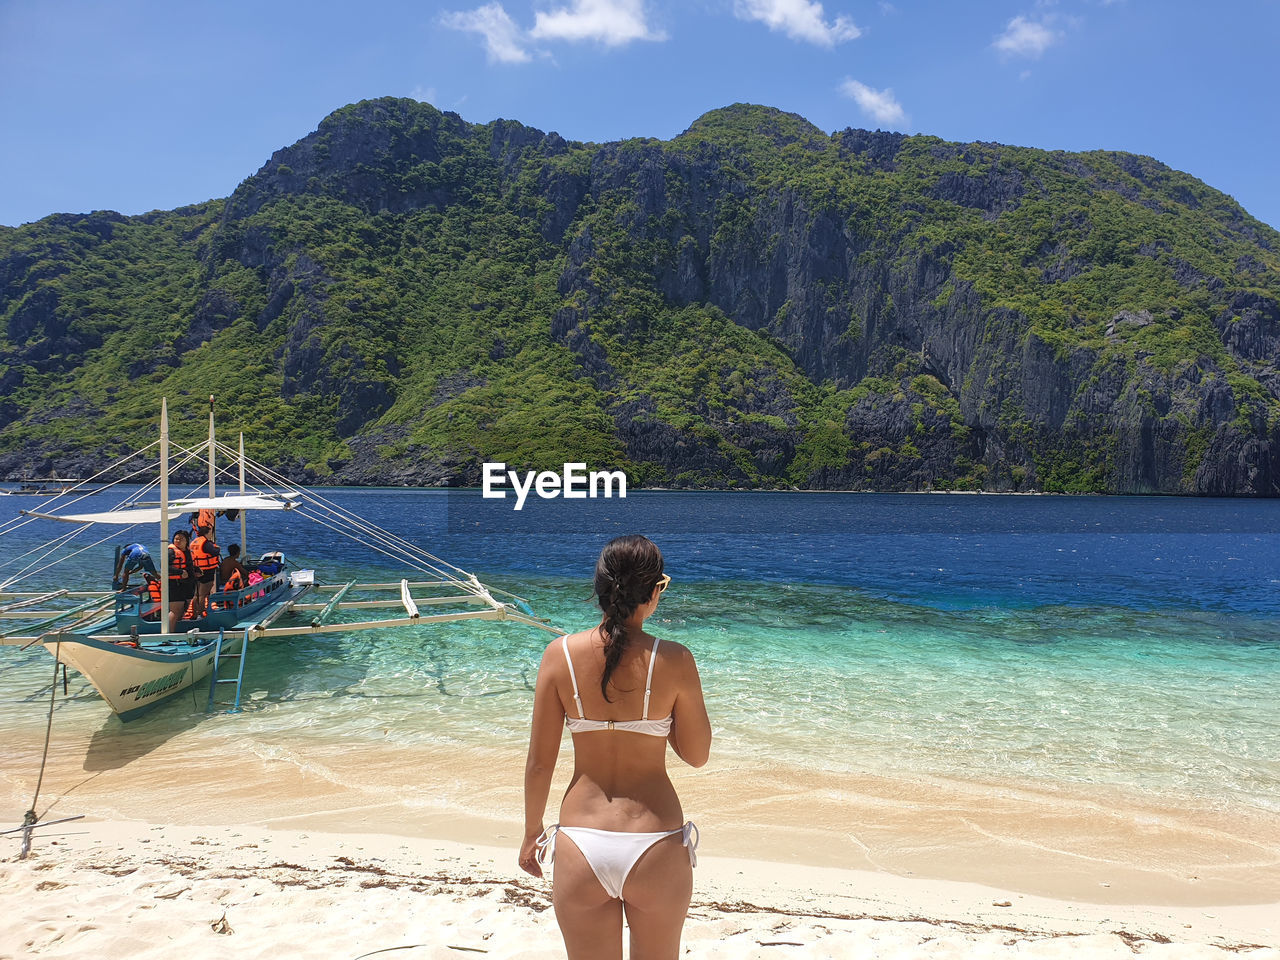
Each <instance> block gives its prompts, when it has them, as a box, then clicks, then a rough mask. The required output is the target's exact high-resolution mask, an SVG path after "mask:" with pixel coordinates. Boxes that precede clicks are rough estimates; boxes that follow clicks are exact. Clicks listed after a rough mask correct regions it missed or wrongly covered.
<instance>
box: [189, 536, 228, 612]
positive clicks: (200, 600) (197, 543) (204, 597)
mask: <svg viewBox="0 0 1280 960" xmlns="http://www.w3.org/2000/svg"><path fill="white" fill-rule="evenodd" d="M198 533H199V535H198V536H197V537H196V538H195V539H194V540H192V541H191V560H192V562H193V563H195V567H196V570H195V573H196V597H195V599H196V603H195V609H194V610H193V611H192V615H193V616H195V617H203V616H204V615H205V614H206V613H207V612H208V605H209V594H210V593H211V592H212V591H213V578H214V577H215V576H216V575H217V573H218V562H219V561H218V554H219V553H220V552H221V548H220V547H219V546H218V545H217V544H216V543H214V542H213V540H212V539H211V538H210V531H209V528H208V527H205V526H201V527H200V528H199V531H198Z"/></svg>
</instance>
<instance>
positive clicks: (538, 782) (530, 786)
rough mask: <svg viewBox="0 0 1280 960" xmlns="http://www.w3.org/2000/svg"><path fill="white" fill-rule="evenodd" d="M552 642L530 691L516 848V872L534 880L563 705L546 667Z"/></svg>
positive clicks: (539, 871)
mask: <svg viewBox="0 0 1280 960" xmlns="http://www.w3.org/2000/svg"><path fill="white" fill-rule="evenodd" d="M558 643H559V641H558V640H557V641H553V642H552V643H551V644H550V645H549V646H548V647H547V649H546V652H544V653H543V655H542V665H541V666H539V668H538V680H537V682H536V683H535V684H534V687H533V724H532V729H531V730H530V731H529V756H528V758H527V759H526V760H525V764H524V840H523V841H522V842H521V844H520V868H521V869H522V870H524V871H525V872H526V873H530V874H532V875H533V876H535V877H540V876H542V867H541V866H540V865H539V864H538V861H537V860H536V859H534V852H535V843H536V841H537V839H538V837H539V835H540V834H541V833H542V817H543V814H544V813H546V811H547V796H548V794H550V792H551V776H552V774H553V773H554V772H555V768H556V757H557V756H559V755H560V739H561V736H562V735H563V730H564V705H563V704H562V703H561V702H560V697H559V695H558V694H557V693H556V682H555V667H554V666H553V665H552V664H551V663H549V662H548V661H549V660H550V657H551V650H552V647H554V646H556V645H557V644H558Z"/></svg>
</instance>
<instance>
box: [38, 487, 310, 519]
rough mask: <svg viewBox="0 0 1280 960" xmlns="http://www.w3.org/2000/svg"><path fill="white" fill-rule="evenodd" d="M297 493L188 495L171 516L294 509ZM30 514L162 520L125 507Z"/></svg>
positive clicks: (149, 510)
mask: <svg viewBox="0 0 1280 960" xmlns="http://www.w3.org/2000/svg"><path fill="white" fill-rule="evenodd" d="M297 496H298V494H296V493H293V492H291V491H290V492H286V493H284V494H247V493H243V494H242V493H231V494H227V495H226V496H222V497H188V498H186V499H183V500H170V501H169V516H170V517H172V518H176V517H178V516H179V515H180V514H184V513H191V512H193V511H196V510H292V509H293V508H294V507H295V506H297V502H296V501H295V500H294V499H293V498H294V497H297ZM21 513H22V514H23V515H24V516H28V517H39V518H40V519H42V520H61V521H63V522H64V523H116V524H121V525H124V526H133V525H134V524H138V523H159V522H160V508H159V507H158V506H154V507H126V508H125V509H123V510H106V511H103V512H101V513H63V514H58V513H41V512H40V511H39V510H23V511H21Z"/></svg>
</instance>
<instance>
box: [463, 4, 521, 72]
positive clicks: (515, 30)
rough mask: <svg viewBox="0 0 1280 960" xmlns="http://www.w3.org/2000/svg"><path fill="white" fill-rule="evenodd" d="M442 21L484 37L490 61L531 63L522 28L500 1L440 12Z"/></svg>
mask: <svg viewBox="0 0 1280 960" xmlns="http://www.w3.org/2000/svg"><path fill="white" fill-rule="evenodd" d="M440 22H441V23H442V24H443V25H444V26H446V27H450V28H451V29H453V30H465V31H467V32H469V33H478V34H480V35H481V36H482V37H484V47H485V51H486V53H487V54H488V56H489V62H490V63H495V62H496V63H528V62H529V60H530V59H532V57H531V56H530V54H529V51H528V50H526V49H525V47H524V42H523V37H522V35H521V30H520V28H519V27H517V26H516V23H515V21H514V20H512V19H511V17H509V16H508V15H507V11H506V10H505V9H504V8H503V6H502V4H500V3H486V4H485V5H484V6H483V7H477V8H476V9H474V10H459V11H456V12H454V13H445V14H443V15H441V17H440Z"/></svg>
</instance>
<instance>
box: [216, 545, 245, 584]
mask: <svg viewBox="0 0 1280 960" xmlns="http://www.w3.org/2000/svg"><path fill="white" fill-rule="evenodd" d="M248 581H249V571H248V570H246V569H245V568H244V564H242V563H241V562H240V544H238V543H233V544H231V546H229V547H227V556H226V558H225V559H224V560H223V561H222V563H221V564H220V565H219V567H218V582H219V583H221V584H222V589H224V590H243V589H244V588H245V587H246V586H248Z"/></svg>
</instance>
